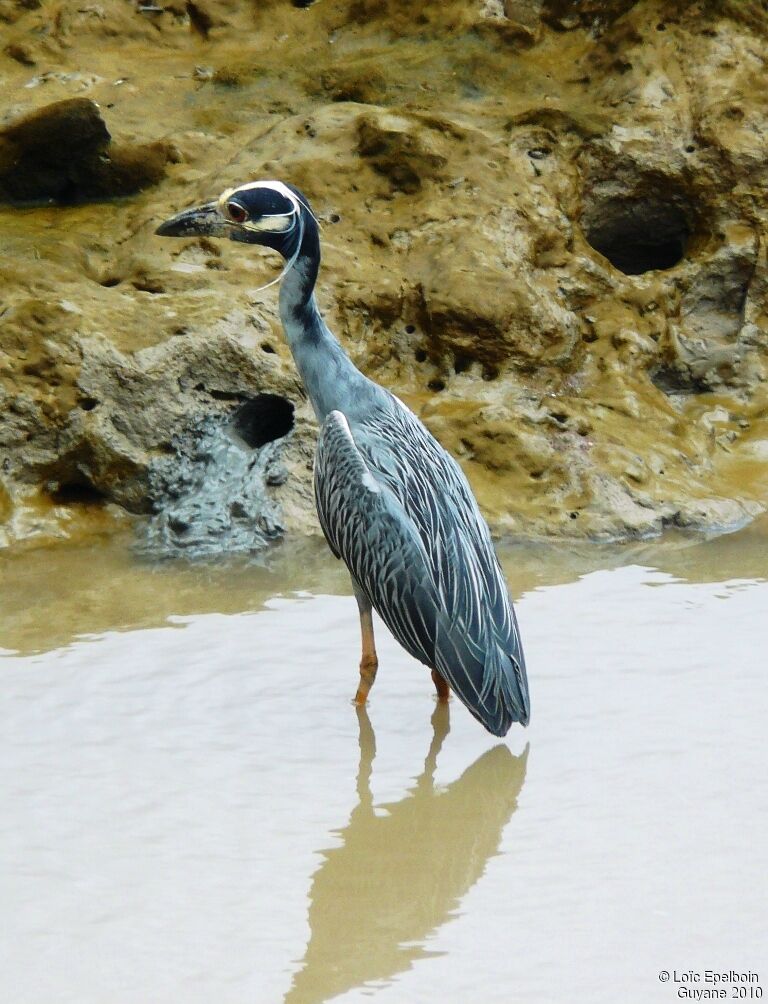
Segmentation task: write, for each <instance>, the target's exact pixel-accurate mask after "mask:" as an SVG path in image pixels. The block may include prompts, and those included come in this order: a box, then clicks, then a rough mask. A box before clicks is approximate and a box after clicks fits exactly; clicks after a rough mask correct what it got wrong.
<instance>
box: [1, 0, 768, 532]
mask: <svg viewBox="0 0 768 1004" xmlns="http://www.w3.org/2000/svg"><path fill="white" fill-rule="evenodd" d="M54 8H55V15H56V16H55V17H53V16H52V12H53V11H54ZM0 13H1V14H2V16H3V17H4V19H5V22H6V24H7V26H8V28H7V35H8V41H7V44H6V49H5V55H4V56H3V57H0V58H2V59H3V61H4V62H3V78H2V79H3V83H2V85H0V86H2V88H3V91H4V97H5V103H4V104H5V108H6V115H5V121H4V123H3V129H4V132H3V133H2V135H1V136H0V187H2V186H6V187H5V188H3V192H5V195H6V197H7V198H14V199H19V198H28V197H29V198H32V197H34V196H32V195H30V194H29V189H28V188H25V186H26V185H28V183H29V179H30V177H31V173H32V172H31V171H28V170H27V169H26V168H25V167H24V165H25V164H26V163H27V161H25V160H24V159H23V156H26V157H34V156H37V161H38V162H40V161H42V162H43V163H44V165H46V164H47V165H48V166H46V170H48V169H49V167H50V172H49V173H50V176H51V177H52V178H53V179H54V188H56V185H58V184H59V180H57V179H60V177H61V176H62V174H61V171H60V167H57V166H56V165H57V164H58V165H60V164H61V162H62V161H66V162H67V163H69V164H70V168H68V169H67V170H68V171H69V174H66V172H65V175H66V178H70V179H71V176H72V170H71V164H72V163H75V164H78V163H81V164H82V163H86V162H89V159H90V162H92V163H98V162H99V160H98V159H99V157H100V156H101V155H102V154H103V153H104V151H105V150H107V151H108V155H109V158H110V159H111V162H112V163H113V164H114V163H115V159H116V158H115V156H114V149H113V147H111V146H110V147H108V148H107V147H106V146H105V144H106V142H107V141H108V139H109V136H108V133H107V131H106V126H105V125H104V120H105V118H106V119H107V121H108V122H109V128H110V130H111V131H114V132H115V133H116V134H117V135H118V136H119V137H120V143H121V144H124V146H125V149H126V150H132V151H134V154H133V155H134V160H138V161H139V162H140V165H141V167H142V169H146V170H148V171H149V172H150V174H152V172H153V171H155V167H157V165H160V167H159V168H158V170H157V171H155V173H154V174H153V175H152V180H153V182H156V184H154V187H148V185H145V184H141V185H137V186H136V187H137V188H139V189H142V190H141V191H138V192H137V194H134V195H132V196H131V197H130V198H128V199H123V200H121V201H119V202H111V203H110V202H104V201H98V200H99V199H103V197H104V196H105V195H106V194H107V192H108V190H107V189H104V188H99V187H98V185H96V186H95V187H94V188H93V189H91V190H86V189H83V190H82V191H80V192H79V193H78V195H77V200H80V201H82V200H83V199H86V200H92V201H91V202H90V203H89V204H85V205H79V206H52V207H38V208H25V209H19V208H9V207H6V208H0V215H1V216H2V224H3V225H2V229H1V230H0V234H1V235H2V236H0V241H2V244H3V249H2V251H3V258H2V261H3V269H4V272H5V288H6V290H7V292H6V295H5V301H4V305H3V306H4V313H3V315H2V318H1V319H0V325H2V329H1V333H0V339H2V343H1V344H2V350H3V351H2V353H0V408H2V412H1V413H2V416H3V418H2V420H1V421H0V461H1V462H2V478H3V484H4V487H3V488H2V490H0V521H4V524H3V525H4V527H5V531H4V533H5V539H6V540H7V539H11V538H13V537H14V536H19V535H22V534H23V533H25V532H26V531H25V529H24V528H25V527H29V526H30V525H34V526H37V527H38V530H39V532H41V533H42V532H44V529H43V530H40V527H41V525H43V524H44V525H47V526H54V527H59V526H61V525H62V521H64V522H66V519H65V517H68V516H69V514H71V512H72V511H75V510H77V509H78V507H90V509H91V510H94V509H99V507H101V508H100V509H99V511H100V513H102V514H103V512H104V511H105V509H104V507H106V511H111V510H110V509H109V507H110V506H119V507H120V508H121V510H128V511H130V512H135V513H154V514H155V523H154V524H153V527H154V530H153V532H154V533H155V539H156V540H161V541H162V543H163V546H165V544H168V543H169V542H170V544H169V546H174V545H173V540H174V537H177V538H179V539H181V537H184V536H185V535H186V539H188V540H194V541H199V540H200V539H202V538H201V537H200V534H199V533H198V530H199V529H200V526H207V525H214V524H215V525H216V526H217V527H219V529H220V531H221V533H220V536H219V538H218V539H219V541H220V545H221V546H223V547H228V546H239V545H238V544H237V543H236V539H237V540H242V533H241V531H243V528H244V527H245V528H246V529H245V533H246V535H247V533H248V532H252V533H253V534H254V539H257V538H258V535H259V533H260V532H263V534H264V536H267V537H268V536H270V535H271V534H272V533H279V532H282V530H283V528H284V529H286V530H287V531H288V532H294V531H301V532H306V531H312V530H316V523H315V520H314V515H313V511H312V509H313V507H312V498H311V486H310V479H311V458H312V450H313V441H314V435H315V429H314V423H313V419H312V416H311V413H310V410H309V408H308V406H307V404H306V401H305V399H304V396H303V394H302V391H301V388H300V385H299V383H298V380H297V377H296V374H295V370H294V369H293V366H292V362H291V360H290V356H289V354H288V352H287V349H286V347H285V345H284V344H283V342H282V338H281V333H280V325H279V320H278V318H277V312H276V294H275V292H274V290H268V291H265V292H263V293H260V292H258V287H259V286H261V285H262V284H263V283H264V282H265V281H267V279H268V278H270V277H271V275H272V274H273V270H274V268H276V267H277V263H274V262H273V261H272V260H271V259H270V258H269V257H268V256H267V255H265V254H262V253H260V252H258V251H255V250H253V249H250V248H245V247H242V246H237V245H230V244H229V243H228V242H215V241H211V240H205V239H203V240H199V239H189V240H186V241H179V242H173V243H171V242H165V241H161V240H159V239H156V238H155V237H154V236H153V230H154V227H155V226H156V224H157V223H158V222H159V221H160V220H162V219H164V218H166V217H167V216H169V215H171V213H172V212H174V211H176V210H177V209H180V208H183V207H184V206H186V205H193V204H196V203H199V202H201V201H207V200H209V199H211V198H214V197H216V196H217V195H218V194H219V192H220V191H221V190H222V189H224V188H225V187H227V186H229V185H231V184H237V183H239V182H242V181H244V180H247V179H250V178H258V177H280V178H283V179H285V180H289V181H291V182H293V183H294V184H296V185H298V186H299V187H300V188H302V189H303V190H304V191H305V192H306V194H307V195H308V197H309V198H310V199H311V200H312V203H313V206H314V208H315V211H316V212H317V214H318V216H319V218H320V220H321V222H322V223H323V242H324V265H323V269H322V271H321V275H320V282H319V287H318V297H319V300H320V302H321V306H322V307H323V308H324V310H325V312H326V316H327V320H328V322H329V324H330V325H331V327H332V328H333V329H334V330H335V331H336V332H337V334H338V335H339V337H340V339H341V341H342V342H343V343H344V345H345V346H346V347H347V349H348V350H349V352H350V353H351V355H352V357H353V358H354V359H355V361H356V363H357V364H358V365H359V366H360V367H361V368H362V369H363V370H364V371H365V372H366V373H368V374H369V375H370V376H372V377H373V378H374V379H376V380H378V381H379V382H381V383H382V384H384V385H385V386H388V387H390V388H391V389H392V390H394V391H395V392H396V393H398V394H399V395H400V396H401V397H403V398H404V400H406V402H407V403H408V404H409V405H411V407H413V408H414V409H415V410H416V411H417V412H418V413H419V414H421V416H422V417H423V419H424V421H425V422H426V423H427V424H428V426H429V427H430V428H431V429H432V431H433V432H434V433H435V434H436V435H437V436H438V437H439V438H440V439H441V441H442V442H443V444H444V445H445V446H446V447H447V448H448V449H449V450H450V451H451V452H453V453H454V455H456V456H457V457H458V458H459V460H460V461H461V462H462V464H463V466H464V467H465V470H466V471H467V473H468V475H469V477H470V479H471V481H472V483H473V485H474V487H475V489H476V491H477V494H478V497H479V499H480V502H481V504H482V506H483V508H484V509H485V511H486V513H487V514H488V516H489V519H490V522H491V524H492V525H493V526H494V527H495V528H496V529H497V530H501V531H512V532H516V533H534V534H539V533H556V534H562V535H578V536H582V535H588V536H596V537H619V538H621V537H630V536H639V535H644V534H650V533H657V532H660V531H661V529H662V528H663V527H664V526H667V525H678V526H686V527H694V528H722V527H728V526H732V525H735V524H737V523H738V522H740V521H743V520H745V519H747V518H749V517H750V516H751V515H752V514H754V513H755V512H757V511H759V510H760V509H761V508H764V506H765V498H766V474H765V470H766V466H765V449H764V443H765V440H766V436H767V435H768V417H767V416H768V391H767V390H766V386H767V384H766V365H767V362H768V318H766V313H765V303H766V285H767V283H766V275H767V274H768V271H767V269H766V252H765V222H766V191H767V188H766V181H767V180H768V167H767V166H766V164H767V162H766V157H765V149H764V142H763V136H764V133H765V128H766V125H767V124H768V104H767V103H768V96H767V95H766V92H765V88H764V61H765V60H766V58H768V16H767V15H766V14H765V11H764V9H763V5H761V4H759V3H753V2H751V0H743V2H741V0H740V2H739V3H735V2H724V3H714V2H704V0H702V2H699V3H691V4H688V5H680V4H677V3H672V2H671V0H670V2H667V0H636V2H626V0H616V2H612V3H605V4H592V3H587V4H584V3H578V4H577V3H570V2H565V0H557V2H555V0H499V2H495V0H477V2H475V0H461V2H459V0H441V2H439V3H438V2H437V0H435V2H429V3H424V4H413V3H411V2H405V0H388V2H387V3H385V4H382V3H378V2H377V3H373V2H370V3H369V2H368V0H348V2H346V0H345V2H343V3H338V4H322V3H320V4H317V5H297V4H293V3H291V2H290V0H269V2H262V3H259V4H258V5H243V4H239V3H235V2H234V0H196V2H195V3H178V4H175V3H164V4H159V5H149V4H148V5H140V4H137V5H133V4H131V5H128V4H125V3H124V2H122V0H104V2H102V3H101V4H99V5H98V8H96V7H95V6H88V5H84V6H83V7H82V8H76V7H75V6H74V5H73V6H72V7H69V6H65V7H62V6H61V5H58V4H54V3H52V2H48V0H41V3H40V4H39V5H37V6H35V5H23V4H10V3H6V4H5V5H4V6H3V7H2V11H0ZM118 40H119V42H118ZM94 101H95V102H98V105H99V107H100V108H101V111H99V110H98V109H96V106H95V105H93V104H92V102H94ZM62 103H64V111H67V109H69V111H68V112H67V114H70V113H72V114H75V118H76V121H77V122H78V123H80V125H81V126H82V130H81V132H82V135H81V134H80V133H77V130H74V129H68V128H66V127H65V128H64V130H63V132H62V134H61V138H60V140H59V141H58V142H57V143H56V144H55V150H54V151H50V150H48V151H45V149H44V148H45V144H43V143H41V141H40V136H41V135H43V136H44V135H45V132H46V130H47V129H50V130H55V129H56V128H60V127H61V123H62V121H63V119H62V114H61V113H62ZM57 108H58V111H56V112H55V114H54V112H51V109H54V110H56V109H57ZM73 109H74V112H73V111H72V110H73ZM47 116H48V117H47ZM51 116H53V117H51ZM65 118H66V116H65V117H64V120H65ZM43 127H44V128H43ZM86 127H87V128H86ZM52 134H53V133H51V135H52ZM30 137H31V138H30ZM75 137H76V138H77V141H75ZM22 141H23V142H22ZM25 144H26V145H25ZM35 144H37V146H35ZM67 144H69V147H68V146H67ZM23 149H25V150H26V151H27V153H25V154H24V155H23V156H22V154H21V153H20V152H19V151H21V150H23ZM36 150H37V151H38V152H37V154H35V151H36ZM135 151H139V153H138V154H136V153H135ZM151 151H155V153H156V154H157V159H156V160H153V155H152V154H151ZM163 151H164V152H163ZM46 157H48V158H49V159H51V158H52V160H51V163H52V164H53V167H51V166H50V164H48V162H47V161H46ZM94 157H95V158H96V159H95V161H94ZM57 158H58V159H57ZM78 158H79V160H78ZM117 160H118V161H119V157H118V158H117ZM161 161H162V164H160V162H161ZM30 163H31V161H30ZM20 165H21V166H20ZM153 165H155V166H154V167H153ZM57 171H58V172H59V173H58V174H57V173H56V172H57ZM75 173H76V172H75ZM129 173H130V172H129ZM132 176H133V177H135V175H132ZM112 177H114V175H112ZM129 190H130V189H128V188H125V189H122V191H129ZM58 191H59V190H58V189H56V191H54V192H53V195H52V197H54V198H58V199H59V200H60V201H63V202H67V201H73V200H72V199H71V198H68V196H67V194H66V192H67V189H66V188H64V189H63V191H64V193H65V194H64V196H63V197H62V196H61V195H60V194H57V192H58ZM112 191H116V190H115V189H112ZM134 191H135V189H134ZM24 193H27V194H24ZM0 194H1V193H0ZM265 395H273V396H274V397H275V398H277V399H279V400H281V401H285V402H287V406H288V407H292V408H293V409H294V411H293V414H292V426H291V428H290V429H285V433H284V434H283V435H280V436H277V437H276V438H273V439H270V440H269V441H266V442H261V441H260V438H259V437H260V435H261V434H260V433H259V432H258V431H257V432H256V433H255V434H254V437H255V438H254V437H252V442H251V443H250V445H249V444H248V443H247V442H246V443H245V445H244V444H243V442H240V443H236V442H234V441H233V440H232V439H231V438H229V432H230V431H231V429H232V427H233V426H232V423H233V422H236V420H237V419H236V415H237V414H238V413H240V414H243V413H244V412H243V411H242V409H243V408H245V409H246V412H245V413H247V410H248V408H249V407H250V408H252V409H254V408H255V411H254V412H253V414H257V415H258V413H259V407H260V406H259V405H258V404H257V405H254V404H253V402H255V401H256V402H257V401H259V400H260V399H261V400H264V396H265ZM265 415H266V412H264V416H265ZM264 416H263V417H264ZM265 421H266V418H265ZM257 424H258V423H257ZM268 424H269V422H268V421H267V425H268ZM265 434H266V433H265ZM262 438H263V437H262ZM233 450H234V451H240V452H234V453H233V452H232V451H233ZM247 451H251V452H250V453H248V452H247ZM206 465H207V466H206ZM211 465H212V466H211ZM229 467H231V468H232V469H233V470H236V471H239V472H240V473H239V474H236V475H234V476H233V478H232V479H229V480H227V478H225V477H224V471H225V470H226V469H227V468H229ZM241 467H242V470H241ZM225 482H226V484H225ZM202 489H206V491H207V495H206V491H203V490H202ZM35 492H37V493H38V498H39V497H42V498H46V499H48V500H49V503H50V505H51V506H52V507H53V508H52V509H51V510H50V513H51V515H50V519H49V522H48V523H47V524H45V521H44V520H43V524H41V521H40V520H41V519H42V517H40V518H37V517H35V519H34V520H31V521H30V520H29V519H27V520H26V521H25V519H22V518H21V516H20V514H21V513H23V512H25V511H26V509H25V505H26V503H24V499H25V498H26V499H29V497H30V493H35ZM40 493H42V495H40ZM185 493H186V494H185ZM195 495H197V496H199V498H197V499H196V498H195V497H194V496H195ZM206 497H208V502H209V503H211V505H213V508H210V506H209V508H207V509H206V505H207V504H208V503H206V501H205V499H206ZM219 497H221V500H222V501H221V505H220V506H218V508H217V505H214V502H215V501H216V499H219ZM249 498H250V499H258V500H259V503H258V506H256V505H252V506H250V507H249V505H248V504H246V503H247V501H248V499H249ZM244 500H245V501H244ZM36 504H38V506H39V504H40V503H39V502H38V503H36ZM174 507H175V508H174ZM203 510H205V513H207V515H200V514H201V513H202V512H203ZM195 513H197V515H195ZM196 520H197V522H198V524H200V525H198V526H197V528H196ZM238 520H239V521H240V522H238ZM259 520H261V529H259ZM174 527H175V528H176V529H174ZM248 527H251V528H252V530H251V531H248V529H247V528H248ZM238 534H240V536H239V537H238ZM214 537H215V534H214Z"/></svg>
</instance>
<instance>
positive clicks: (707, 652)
mask: <svg viewBox="0 0 768 1004" xmlns="http://www.w3.org/2000/svg"><path fill="white" fill-rule="evenodd" d="M767 544H768V534H767V533H766V525H765V524H763V525H762V526H760V525H757V526H753V527H752V528H749V529H747V530H745V531H743V532H741V533H739V534H734V535H731V536H728V537H720V538H717V539H715V540H711V541H708V542H701V541H699V542H696V541H691V540H686V539H684V538H677V539H673V540H670V541H667V542H665V543H663V544H662V543H656V544H646V545H637V546H635V547H631V548H630V547H623V548H608V547H601V548H594V547H593V548H588V547H583V548H577V547H575V546H574V545H573V544H560V545H557V546H543V545H542V546H530V545H529V546H517V547H513V548H507V549H505V551H504V564H505V569H506V571H507V573H508V577H509V580H510V584H511V586H512V589H513V592H514V593H515V595H516V596H518V597H519V601H518V611H519V617H520V621H521V625H522V629H523V632H524V640H525V643H526V650H527V656H528V661H529V668H530V678H531V691H532V702H533V719H532V724H531V726H530V727H529V729H527V730H522V729H519V728H515V729H513V731H512V732H511V733H510V735H509V737H508V738H507V740H506V741H505V742H502V743H500V742H498V741H497V740H495V739H494V738H493V737H491V736H488V735H486V734H485V733H484V732H483V731H482V729H481V728H480V726H479V725H478V724H477V723H476V722H475V721H474V720H473V719H472V718H470V716H469V715H468V714H467V713H466V712H465V710H464V709H463V708H462V707H461V706H460V705H459V704H458V703H456V702H452V705H451V708H450V712H449V718H450V720H448V717H446V716H444V715H442V714H441V712H440V709H437V710H436V707H435V704H434V701H433V697H432V693H431V682H430V681H429V677H428V674H427V672H426V671H425V670H424V669H423V668H422V667H420V666H418V665H417V664H415V663H413V662H412V660H410V659H409V658H408V657H407V656H406V655H405V654H404V653H403V652H402V651H400V650H399V649H398V648H397V646H396V645H395V643H394V642H393V641H392V640H391V639H389V638H388V637H387V636H386V634H385V632H384V629H383V628H380V630H379V648H380V656H381V664H382V665H381V669H380V673H379V679H378V681H377V684H376V687H375V689H374V692H373V695H372V701H371V703H370V707H369V711H368V714H365V713H361V714H358V713H356V711H355V709H354V708H353V707H352V706H351V704H350V703H349V698H350V697H351V696H352V693H353V692H354V689H355V684H356V659H357V645H358V634H357V632H358V627H357V617H356V608H355V604H354V601H353V600H352V599H351V598H350V597H349V595H348V593H349V589H348V586H347V581H346V579H345V576H344V574H343V573H342V571H341V569H340V567H339V565H338V563H337V562H335V561H334V560H333V559H332V558H331V557H330V555H329V554H328V553H327V552H326V551H325V549H324V548H323V546H322V545H320V544H317V545H314V544H307V545H302V546H300V547H293V548H291V547H282V548H278V549H276V550H275V551H273V552H272V553H271V556H270V559H269V563H268V564H267V565H266V566H264V567H260V566H258V565H256V564H253V563H249V562H247V561H245V560H242V559H239V560H237V561H232V562H228V563H223V564H222V563H218V564H199V565H186V564H173V563H165V564H159V565H157V564H155V565H152V564H149V563H146V562H142V561H141V560H139V559H137V558H134V557H132V556H131V554H130V552H129V550H128V549H127V547H125V546H123V545H122V544H121V543H120V542H113V543H111V544H104V543H101V544H99V545H97V546H94V547H91V548H63V547H62V548H58V549H56V550H47V551H44V550H41V551H36V552H27V553H25V554H23V555H6V556H5V557H4V558H2V559H0V576H1V577H2V579H1V581H2V585H3V601H2V609H0V649H2V650H3V655H2V658H0V681H1V685H0V712H1V714H2V718H1V721H2V725H1V727H0V771H2V790H3V792H4V797H3V800H2V813H1V815H0V886H1V887H2V895H1V896H0V916H1V923H2V927H3V930H4V931H5V935H6V936H5V937H4V938H3V939H2V944H1V945H0V987H2V991H3V992H2V995H1V996H2V999H3V1000H8V1001H13V1002H14V1004H50V1002H52V1001H56V1002H57V1004H69V1002H72V1004H139V1002H141V1004H144V1002H152V1004H179V1002H184V1004H194V1002H198V1001H199V1002H216V1004H245V1002H249V1004H253V1002H256V1004H261V1002H264V1004H272V1002H275V1004H278V1002H290V1004H310V1002H321V1001H327V1000H331V999H333V1000H334V1001H337V1002H344V1004H350V1002H354V1001H359V1000H363V999H368V998H375V999H376V1000H380V1001H382V1002H387V1004H390V1002H391V1004H421V1002H424V1004H427V1002H429V1004H432V1002H435V1001H441V1002H450V1004H454V1002H455V1004H475V1002H477V1004H481V1002H489V1004H507V1002H516V1001H520V1002H525V1004H541V1002H544V1004H546V1002H549V1001H552V1002H566V1001H587V1002H590V1004H600V1002H603V1001H605V1002H607V1001H615V1000H619V999H623V1000H629V1001H632V1002H635V1001H644V1002H645V1001H649V1002H655V1001H659V1002H663V1001H671V1000H677V999H678V997H677V988H676V987H675V986H674V985H665V984H662V983H660V982H659V979H658V974H659V971H660V970H662V969H668V970H674V969H677V970H678V971H681V970H683V969H691V968H692V969H700V970H702V971H703V970H704V969H705V968H710V969H718V970H728V969H750V970H753V971H754V970H757V971H758V972H759V973H760V975H761V977H762V985H763V986H765V984H766V983H768V967H767V966H766V965H765V963H766V950H765V949H766V945H765V930H766V919H768V918H767V913H768V908H767V907H766V903H767V902H768V878H766V876H768V842H766V840H765V834H766V832H767V830H768V799H766V792H765V782H764V774H765V763H766V752H768V739H766V731H767V730H766V727H765V721H766V718H767V716H768V688H766V686H765V666H766V647H767V646H766V642H767V641H768V628H767V627H766V621H765V610H766V606H768V547H767V546H766V545H767ZM761 967H762V969H761Z"/></svg>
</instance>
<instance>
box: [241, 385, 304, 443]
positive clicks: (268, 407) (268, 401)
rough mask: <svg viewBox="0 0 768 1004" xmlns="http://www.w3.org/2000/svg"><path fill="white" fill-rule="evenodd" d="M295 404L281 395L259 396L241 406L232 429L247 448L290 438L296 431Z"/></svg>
mask: <svg viewBox="0 0 768 1004" xmlns="http://www.w3.org/2000/svg"><path fill="white" fill-rule="evenodd" d="M293 410H294V409H293V405H292V404H291V402H290V401H287V400H286V399H285V398H284V397H280V395H279V394H259V395H258V396H257V397H254V398H252V399H251V400H250V401H246V403H245V404H243V405H241V406H240V407H239V408H238V409H237V411H236V412H235V414H234V415H233V417H232V422H231V424H230V428H231V429H232V431H233V432H234V433H235V434H236V435H237V436H239V437H240V439H242V440H243V442H244V443H245V444H246V446H250V447H251V449H253V450H256V449H258V448H259V447H260V446H265V445H266V444H267V443H271V442H273V441H274V440H275V439H281V438H282V437H283V436H287V435H288V433H289V432H290V431H291V429H292V428H293Z"/></svg>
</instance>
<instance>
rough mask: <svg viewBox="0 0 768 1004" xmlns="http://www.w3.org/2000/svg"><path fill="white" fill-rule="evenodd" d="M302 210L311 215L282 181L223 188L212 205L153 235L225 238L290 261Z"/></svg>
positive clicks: (301, 198)
mask: <svg viewBox="0 0 768 1004" xmlns="http://www.w3.org/2000/svg"><path fill="white" fill-rule="evenodd" d="M305 211H306V213H307V215H308V216H310V217H311V216H312V211H311V209H310V208H309V204H308V203H307V200H306V199H305V198H304V196H303V195H302V194H301V192H299V191H298V189H295V188H293V187H291V186H289V185H286V184H285V183H284V182H282V181H249V182H248V183H247V184H244V185H239V186H238V187H237V188H228V189H226V191H224V192H222V193H221V195H220V196H219V198H218V199H216V201H215V202H207V203H206V204H205V205H203V206H197V207H195V208H194V209H185V210H184V212H182V213H178V214H177V215H176V216H172V217H171V218H170V219H169V220H166V221H165V222H164V223H161V224H160V226H159V227H158V228H157V230H156V231H155V233H156V234H158V235H159V236H160V237H197V236H208V237H228V238H229V239H230V240H233V241H241V242H243V243H244V244H259V245H261V246H262V247H269V248H272V249H273V250H275V251H278V252H279V253H280V254H281V255H282V256H283V257H284V258H285V259H290V258H291V257H292V256H293V255H295V254H296V253H297V251H298V249H299V246H300V245H301V240H302V237H303V235H304V227H305V222H306V220H305V217H304V212H305Z"/></svg>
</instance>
